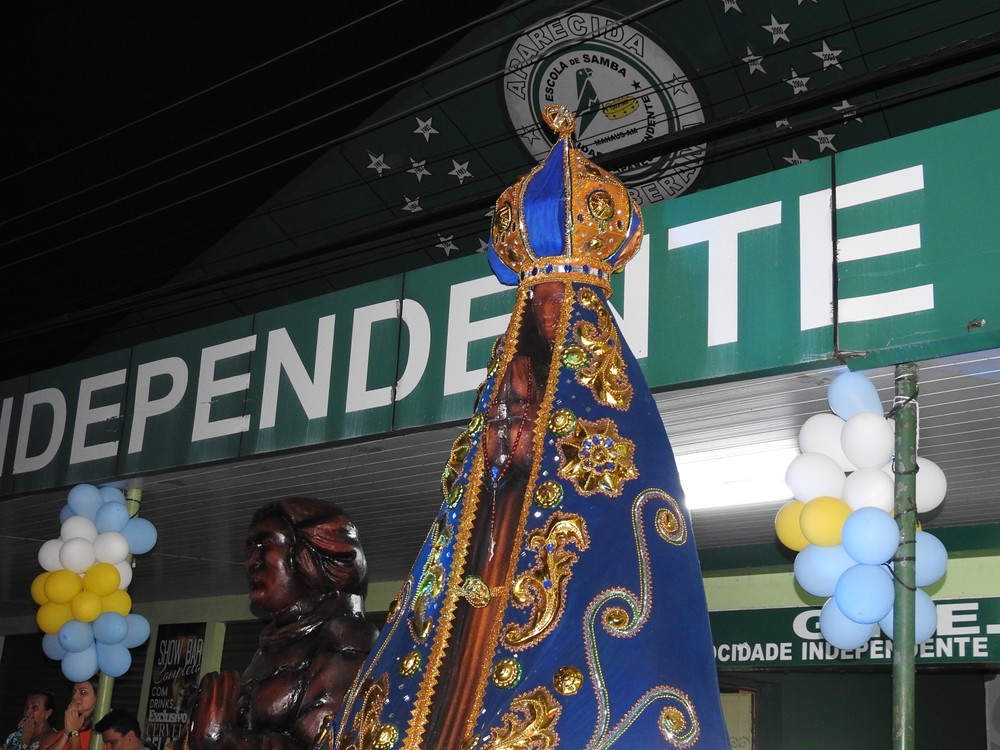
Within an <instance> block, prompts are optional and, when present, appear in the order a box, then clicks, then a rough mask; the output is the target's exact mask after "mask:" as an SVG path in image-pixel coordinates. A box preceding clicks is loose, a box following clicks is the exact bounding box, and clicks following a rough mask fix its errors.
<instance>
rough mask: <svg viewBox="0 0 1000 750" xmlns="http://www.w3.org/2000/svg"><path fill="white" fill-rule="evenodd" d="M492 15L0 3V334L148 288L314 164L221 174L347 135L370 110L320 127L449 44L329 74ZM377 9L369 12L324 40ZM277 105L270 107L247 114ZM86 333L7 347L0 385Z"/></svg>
mask: <svg viewBox="0 0 1000 750" xmlns="http://www.w3.org/2000/svg"><path fill="white" fill-rule="evenodd" d="M499 4H500V3H498V2H488V3H485V4H480V3H465V4H462V5H461V6H453V4H449V3H444V4H438V3H427V2H425V1H424V0H403V1H402V2H396V3H390V2H384V3H380V4H378V5H369V4H361V3H358V4H349V3H331V2H323V3H320V2H309V3H305V2H301V3H281V4H278V3H273V2H260V1H258V0H253V1H250V2H247V1H246V0H240V1H236V0H212V2H207V3H206V2H197V3H195V2H171V3H135V2H121V1H119V0H107V1H102V2H98V3H80V2H61V3H48V2H34V1H25V0H15V1H14V2H7V3H4V4H3V6H2V8H0V55H2V63H0V90H2V92H3V97H4V104H3V110H2V111H3V114H2V117H0V126H2V128H3V132H4V136H5V137H4V138H3V139H2V144H3V146H2V148H3V153H2V156H0V179H2V182H0V222H2V223H0V319H2V320H3V321H4V324H3V328H4V332H5V333H6V334H8V335H9V334H10V333H11V332H12V331H18V330H25V329H27V328H31V329H32V330H33V329H34V328H36V327H38V326H39V325H43V324H44V321H46V320H48V319H50V318H55V317H57V316H60V315H64V314H72V313H73V311H75V310H79V309H81V308H84V307H88V306H91V305H96V304H100V303H101V302H102V301H106V300H108V299H110V298H112V297H114V296H116V295H119V294H120V293H123V292H126V291H136V290H141V289H146V288H155V286H156V285H157V284H158V283H159V282H161V281H162V280H164V279H167V278H170V276H172V274H173V273H174V271H176V270H177V269H178V268H179V267H182V266H183V265H184V264H185V263H187V262H189V261H190V260H192V259H193V258H196V257H197V256H198V255H199V254H200V252H201V251H202V250H204V249H205V248H206V247H208V246H209V245H211V244H212V243H213V242H214V241H215V240H216V239H218V238H219V237H220V236H221V235H222V234H224V233H225V231H226V230H227V229H228V228H229V227H230V226H232V225H233V224H235V223H236V222H237V221H239V219H240V218H241V217H243V216H245V215H246V214H247V213H249V212H251V211H253V210H254V209H255V208H256V207H257V206H258V205H260V203H262V202H263V201H264V200H265V199H266V198H268V197H269V196H270V195H271V194H272V193H273V192H274V191H275V190H277V189H278V188H279V187H280V186H281V185H283V184H284V183H285V182H287V181H288V180H289V179H291V178H292V177H293V176H294V175H295V174H297V173H298V172H299V171H301V170H302V169H303V168H304V167H305V166H306V165H307V164H308V163H309V160H310V158H315V155H313V156H312V157H306V158H304V159H303V158H299V159H293V160H291V161H288V162H287V163H285V164H284V165H282V166H280V167H276V168H271V169H267V170H265V171H263V172H262V173H261V174H260V175H258V176H255V177H253V178H250V179H237V178H241V177H242V176H243V175H246V174H248V173H250V172H253V171H255V170H260V169H261V168H262V167H263V166H266V165H270V164H272V163H275V162H278V161H280V160H284V159H288V158H289V157H290V156H292V155H293V154H296V153H299V152H302V151H306V150H307V149H308V148H309V146H311V145H316V144H319V143H323V142H326V141H328V140H330V139H331V138H335V137H337V136H338V135H341V134H343V133H345V132H347V131H349V130H350V129H351V128H352V127H353V126H355V125H357V124H358V123H359V122H360V121H361V120H363V119H364V118H365V117H366V116H367V115H368V114H369V113H370V112H371V111H372V109H374V108H375V107H377V106H378V105H379V104H380V103H381V101H382V100H374V101H372V102H371V103H369V104H366V105H364V106H359V107H350V106H348V107H346V109H345V111H341V112H338V113H337V114H335V115H329V113H330V112H331V111H333V110H336V109H338V108H341V107H344V105H348V104H350V102H352V101H354V100H356V99H357V98H358V97H360V96H363V95H367V94H370V93H372V92H374V91H380V90H382V89H384V88H385V87H386V86H387V85H389V84H390V83H391V82H393V81H398V80H402V79H403V78H406V77H408V76H411V75H413V74H414V72H416V71H419V70H421V69H422V68H424V67H426V66H427V65H429V64H431V63H432V62H433V61H434V60H436V59H437V57H439V56H440V54H442V53H443V52H444V51H446V50H447V49H448V48H449V47H450V45H451V44H452V43H453V42H454V40H455V39H456V38H460V35H459V36H456V37H451V38H450V39H445V40H441V41H440V42H437V43H435V44H434V45H432V46H431V47H430V48H429V49H425V50H422V51H420V52H418V53H416V54H413V55H409V56H407V57H405V58H404V59H402V60H399V61H397V62H394V63H392V64H390V65H387V66H385V67H383V68H381V69H380V70H379V71H377V72H375V73H369V74H364V75H360V76H358V77H357V78H355V79H353V80H350V81H345V79H346V78H348V77H349V76H352V75H354V74H356V73H359V72H360V71H364V70H365V69H367V68H368V67H370V66H372V65H376V64H377V63H379V62H381V61H384V60H386V59H387V58H389V57H392V56H394V55H397V54H399V53H400V52H402V51H404V50H409V49H411V48H413V47H415V46H416V45H418V44H421V43H422V42H425V41H428V40H432V39H435V38H437V37H439V36H441V35H443V34H445V33H446V32H447V31H449V30H451V29H454V28H457V27H458V26H460V25H461V24H463V23H467V22H469V21H472V20H475V18H476V17H477V16H479V15H481V14H484V13H487V12H489V11H490V10H492V9H494V8H496V7H497V6H498V5H499ZM445 6H448V7H445ZM379 8H386V11H385V12H383V13H379V14H376V15H374V16H373V17H370V18H367V19H364V20H360V21H359V22H358V23H357V24H355V25H353V26H351V27H350V28H349V29H346V30H341V31H339V32H336V33H331V32H335V31H336V30H337V29H341V28H342V27H344V26H345V24H348V23H349V22H351V21H352V20H354V19H357V18H361V17H362V16H365V15H368V14H371V13H373V11H376V10H378V9H379ZM321 37H322V38H321ZM313 40H319V41H316V42H315V43H312V44H309V43H310V42H313ZM304 45H305V46H304ZM297 48H301V49H297ZM292 50H296V51H294V52H292ZM276 58H277V59H276ZM269 61H273V62H269ZM254 68H257V69H256V70H252V69H254ZM251 70H252V72H249V73H247V71H251ZM244 73H246V74H245V75H242V74H244ZM207 89H210V90H208V91H207V92H206V93H200V92H205V91H206V90H207ZM323 89H325V90H324V91H322V93H319V94H316V95H313V96H310V95H312V94H314V92H318V91H320V90H323ZM302 97H308V98H306V99H305V100H304V101H302V102H299V103H296V104H293V105H291V106H287V107H286V105H289V104H290V103H292V102H295V101H296V100H298V99H300V98H302ZM386 98H387V97H386ZM278 107H286V108H285V109H283V110H282V111H281V112H279V113H277V114H273V115H269V116H264V115H266V114H267V113H268V112H271V111H272V110H274V109H275V108H278ZM254 118H260V119H259V120H257V121H256V122H254V123H253V124H251V125H248V126H245V127H239V128H238V129H235V130H233V132H229V133H226V134H225V135H221V136H219V137H217V138H213V136H216V135H217V134H219V133H223V132H224V131H227V130H230V129H234V128H237V126H240V125H241V124H243V123H245V122H247V121H249V120H253V119H254ZM312 119H316V122H315V123H314V124H312V125H310V126H309V127H306V128H302V129H299V130H296V132H295V133H294V134H293V135H290V136H284V137H277V138H275V137H274V136H275V134H277V133H280V132H281V131H283V130H286V129H288V128H290V127H293V126H296V125H299V124H301V123H303V122H306V121H309V120H312ZM265 139H273V140H269V141H268V142H267V143H264V144H261V143H260V142H261V141H263V140H265ZM206 140H207V142H205V143H203V144H201V145H194V144H198V143H199V142H201V141H206ZM192 146H193V147H192ZM181 149H185V151H184V152H183V153H182V154H179V155H173V154H174V152H176V151H179V150H181ZM238 150H243V152H242V153H240V154H239V155H237V156H228V155H229V154H231V153H232V152H234V151H238ZM212 162H214V163H212ZM150 163H152V164H151V165H150ZM146 165H149V166H146ZM206 165H207V166H206ZM132 170H134V172H133V173H131V174H129V172H131V171H132ZM123 175H124V176H123ZM232 180H237V181H236V182H235V183H234V184H233V185H231V186H229V187H226V188H223V189H217V190H212V191H211V192H209V193H208V194H206V195H205V196H203V197H200V198H197V199H194V200H192V199H190V198H191V196H192V195H195V194H196V193H199V192H201V191H204V190H205V189H206V187H210V186H216V185H220V184H222V183H226V182H228V181H232ZM102 183H105V184H102ZM158 183H162V184H158ZM77 193H79V194H77ZM50 203H52V205H48V206H47V204H50ZM175 203H176V204H177V205H174V206H172V207H169V208H165V207H167V206H171V204H175ZM137 217H142V218H137ZM43 327H44V326H43ZM93 329H94V325H93V324H91V325H89V326H85V327H84V328H83V330H80V329H79V328H78V329H76V330H73V329H65V328H62V329H60V330H59V331H57V332H55V333H54V334H49V333H47V332H44V331H39V332H37V333H33V335H31V336H30V337H28V338H23V337H22V338H17V339H16V340H11V339H10V338H8V339H7V340H6V341H4V342H2V343H0V347H2V348H0V352H2V354H0V360H2V364H0V380H2V379H4V378H6V377H11V376H13V375H16V374H24V373H30V372H33V371H35V370H38V369H41V368H42V367H47V366H51V364H55V363H58V362H59V361H60V360H64V359H66V358H69V357H71V356H73V354H74V351H73V350H74V349H75V348H77V347H78V346H79V345H82V344H83V343H85V339H86V337H87V336H88V335H89V333H91V332H92V331H93ZM78 337H79V338H78ZM53 348H56V349H62V351H58V352H54V351H53Z"/></svg>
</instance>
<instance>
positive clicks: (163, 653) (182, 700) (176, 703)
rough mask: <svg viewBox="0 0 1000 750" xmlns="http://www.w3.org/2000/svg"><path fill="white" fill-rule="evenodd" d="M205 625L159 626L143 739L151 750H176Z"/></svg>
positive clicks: (192, 693)
mask: <svg viewBox="0 0 1000 750" xmlns="http://www.w3.org/2000/svg"><path fill="white" fill-rule="evenodd" d="M204 647H205V623H203V622H195V623H183V624H171V625H160V627H159V628H158V629H157V631H156V648H155V650H154V652H153V675H152V680H151V683H150V688H149V709H148V712H147V714H146V733H145V738H144V739H145V740H146V743H147V745H148V746H149V747H150V748H151V749H152V750H175V748H179V747H180V745H181V743H180V741H179V740H180V737H181V733H182V732H183V731H184V725H185V724H186V723H187V718H188V712H189V711H190V710H191V701H192V700H193V699H194V696H195V692H196V691H197V689H198V675H199V674H201V657H202V652H203V651H204Z"/></svg>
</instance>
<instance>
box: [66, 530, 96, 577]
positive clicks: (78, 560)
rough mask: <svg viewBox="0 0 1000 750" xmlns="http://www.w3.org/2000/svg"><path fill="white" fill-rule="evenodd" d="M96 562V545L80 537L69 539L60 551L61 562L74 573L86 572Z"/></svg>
mask: <svg viewBox="0 0 1000 750" xmlns="http://www.w3.org/2000/svg"><path fill="white" fill-rule="evenodd" d="M95 561H96V558H95V557H94V543H93V542H91V541H90V540H89V539H84V538H83V537H80V536H76V537H73V538H72V539H67V540H66V541H65V542H63V546H62V549H60V550H59V562H61V563H62V566H63V567H64V568H66V570H72V571H73V572H74V573H84V572H86V570H87V568H89V567H90V566H91V565H93V564H94V562H95Z"/></svg>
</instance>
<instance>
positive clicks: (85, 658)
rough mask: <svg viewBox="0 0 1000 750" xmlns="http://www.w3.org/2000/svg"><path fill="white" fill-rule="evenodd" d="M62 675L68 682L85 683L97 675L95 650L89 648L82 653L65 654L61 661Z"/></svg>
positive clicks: (93, 647) (91, 647)
mask: <svg viewBox="0 0 1000 750" xmlns="http://www.w3.org/2000/svg"><path fill="white" fill-rule="evenodd" d="M62 673H63V674H64V675H66V679H67V680H69V681H70V682H85V681H87V680H89V679H90V678H91V677H93V676H94V675H95V674H97V648H96V647H95V646H90V648H85V649H84V650H83V651H74V652H71V653H68V654H66V656H64V657H63V660H62Z"/></svg>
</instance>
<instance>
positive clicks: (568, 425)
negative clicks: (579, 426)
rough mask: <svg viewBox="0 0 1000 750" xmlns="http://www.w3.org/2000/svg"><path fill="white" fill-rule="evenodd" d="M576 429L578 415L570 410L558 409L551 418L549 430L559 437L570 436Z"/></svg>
mask: <svg viewBox="0 0 1000 750" xmlns="http://www.w3.org/2000/svg"><path fill="white" fill-rule="evenodd" d="M574 427H576V414H574V413H573V412H572V411H570V410H569V409H556V410H555V411H554V412H552V414H551V415H550V416H549V430H551V431H552V433H553V434H554V435H556V436H557V437H562V436H563V435H568V434H569V433H570V432H572V431H573V428H574Z"/></svg>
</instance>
